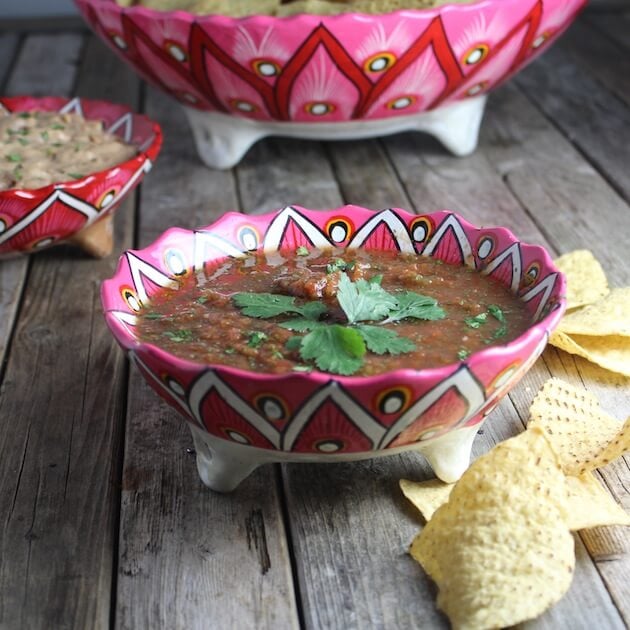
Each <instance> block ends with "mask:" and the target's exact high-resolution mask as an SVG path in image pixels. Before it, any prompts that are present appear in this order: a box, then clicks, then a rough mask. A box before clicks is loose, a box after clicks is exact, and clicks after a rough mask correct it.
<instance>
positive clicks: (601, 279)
mask: <svg viewBox="0 0 630 630" xmlns="http://www.w3.org/2000/svg"><path fill="white" fill-rule="evenodd" d="M554 263H555V265H556V267H558V269H559V270H560V271H562V272H563V273H564V274H565V275H566V277H567V308H568V309H571V308H576V307H578V306H584V305H585V304H592V303H593V302H597V300H599V299H601V298H603V297H604V296H605V295H607V294H608V281H607V280H606V275H605V274H604V270H603V269H602V266H601V265H600V264H599V262H598V261H597V260H596V258H595V256H593V254H592V253H591V252H589V251H588V250H586V249H579V250H576V251H574V252H570V253H568V254H565V255H564V256H560V258H557V259H556V260H554Z"/></svg>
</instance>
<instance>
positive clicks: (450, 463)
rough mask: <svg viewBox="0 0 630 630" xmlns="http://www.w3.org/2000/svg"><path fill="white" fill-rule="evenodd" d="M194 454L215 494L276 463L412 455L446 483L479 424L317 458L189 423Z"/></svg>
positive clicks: (465, 461)
mask: <svg viewBox="0 0 630 630" xmlns="http://www.w3.org/2000/svg"><path fill="white" fill-rule="evenodd" d="M188 426H189V427H190V431H191V433H192V436H193V440H194V442H195V450H196V452H197V470H198V471H199V476H200V477H201V480H202V481H203V483H204V484H205V485H206V486H208V487H209V488H210V489H211V490H216V491H217V492H231V491H232V490H234V489H236V487H237V486H238V485H239V484H240V483H241V481H243V480H244V479H245V478H246V477H248V476H249V475H250V474H251V473H252V472H253V471H254V470H255V469H256V468H258V466H260V465H261V464H269V463H274V462H275V463H279V462H316V463H322V462H323V461H328V462H349V461H358V460H362V459H371V458H374V457H385V456H387V455H395V454H397V453H401V452H404V451H416V452H418V453H421V454H422V455H424V457H425V458H426V460H427V461H428V462H429V464H430V466H431V468H433V470H434V472H435V474H436V475H437V476H438V477H439V478H440V479H441V480H442V481H444V482H446V483H453V482H455V481H457V480H458V479H459V478H460V477H461V476H462V474H463V473H464V471H465V470H466V469H467V468H468V465H469V463H470V452H471V449H472V443H473V440H474V439H475V436H476V435H477V431H478V430H479V428H480V426H481V424H480V423H478V424H475V425H474V426H471V427H463V428H461V429H455V430H453V431H449V432H448V433H447V434H446V435H442V436H440V437H437V438H435V439H432V440H427V441H426V442H417V443H415V444H408V445H406V446H401V447H398V448H391V449H381V450H377V451H367V452H361V453H345V454H337V455H334V454H333V455H326V456H322V455H317V454H312V453H292V452H285V451H275V450H266V449H261V448H256V447H253V446H247V445H244V444H236V443H234V442H229V441H228V440H223V439H221V438H218V437H215V436H213V435H210V434H209V433H207V432H206V431H204V430H203V429H201V428H200V427H198V426H197V425H195V424H192V423H189V424H188Z"/></svg>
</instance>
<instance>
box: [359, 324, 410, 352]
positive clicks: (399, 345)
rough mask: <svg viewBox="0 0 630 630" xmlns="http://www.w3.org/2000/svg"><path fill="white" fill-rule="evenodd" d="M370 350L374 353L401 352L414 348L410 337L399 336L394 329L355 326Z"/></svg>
mask: <svg viewBox="0 0 630 630" xmlns="http://www.w3.org/2000/svg"><path fill="white" fill-rule="evenodd" d="M357 330H358V331H359V333H360V334H361V336H362V337H363V341H365V344H366V346H367V349H368V350H369V351H370V352H374V353H375V354H385V353H387V354H403V353H405V352H411V351H412V350H415V349H416V345H415V344H414V343H413V341H411V340H410V339H407V338H406V337H401V336H400V335H399V334H398V333H397V332H396V331H395V330H391V329H390V328H381V327H380V326H366V325H361V326H357Z"/></svg>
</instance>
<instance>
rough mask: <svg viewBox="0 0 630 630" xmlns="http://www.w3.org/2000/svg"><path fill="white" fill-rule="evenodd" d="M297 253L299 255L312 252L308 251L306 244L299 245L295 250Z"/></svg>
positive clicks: (306, 254)
mask: <svg viewBox="0 0 630 630" xmlns="http://www.w3.org/2000/svg"><path fill="white" fill-rule="evenodd" d="M295 253H296V254H297V255H298V256H308V255H309V254H310V252H309V251H308V248H307V247H304V245H300V247H298V248H297V249H296V250H295Z"/></svg>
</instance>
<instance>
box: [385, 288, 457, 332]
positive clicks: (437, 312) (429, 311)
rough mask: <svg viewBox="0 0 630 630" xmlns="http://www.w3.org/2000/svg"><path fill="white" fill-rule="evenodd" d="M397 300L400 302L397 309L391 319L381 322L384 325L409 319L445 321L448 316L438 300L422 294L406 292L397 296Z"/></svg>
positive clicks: (390, 316)
mask: <svg viewBox="0 0 630 630" xmlns="http://www.w3.org/2000/svg"><path fill="white" fill-rule="evenodd" d="M396 300H397V302H398V307H397V309H396V310H395V311H394V312H392V313H390V314H389V317H388V318H387V319H386V320H385V321H383V322H381V323H382V324H391V323H392V322H398V321H400V320H401V319H406V318H407V317H412V318H414V319H424V320H431V321H433V320H436V319H444V317H445V315H446V313H445V312H444V309H443V308H442V307H440V306H438V303H437V300H435V299H434V298H432V297H429V296H427V295H422V294H421V293H414V292H413V291H405V292H404V293H401V294H400V295H396Z"/></svg>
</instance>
